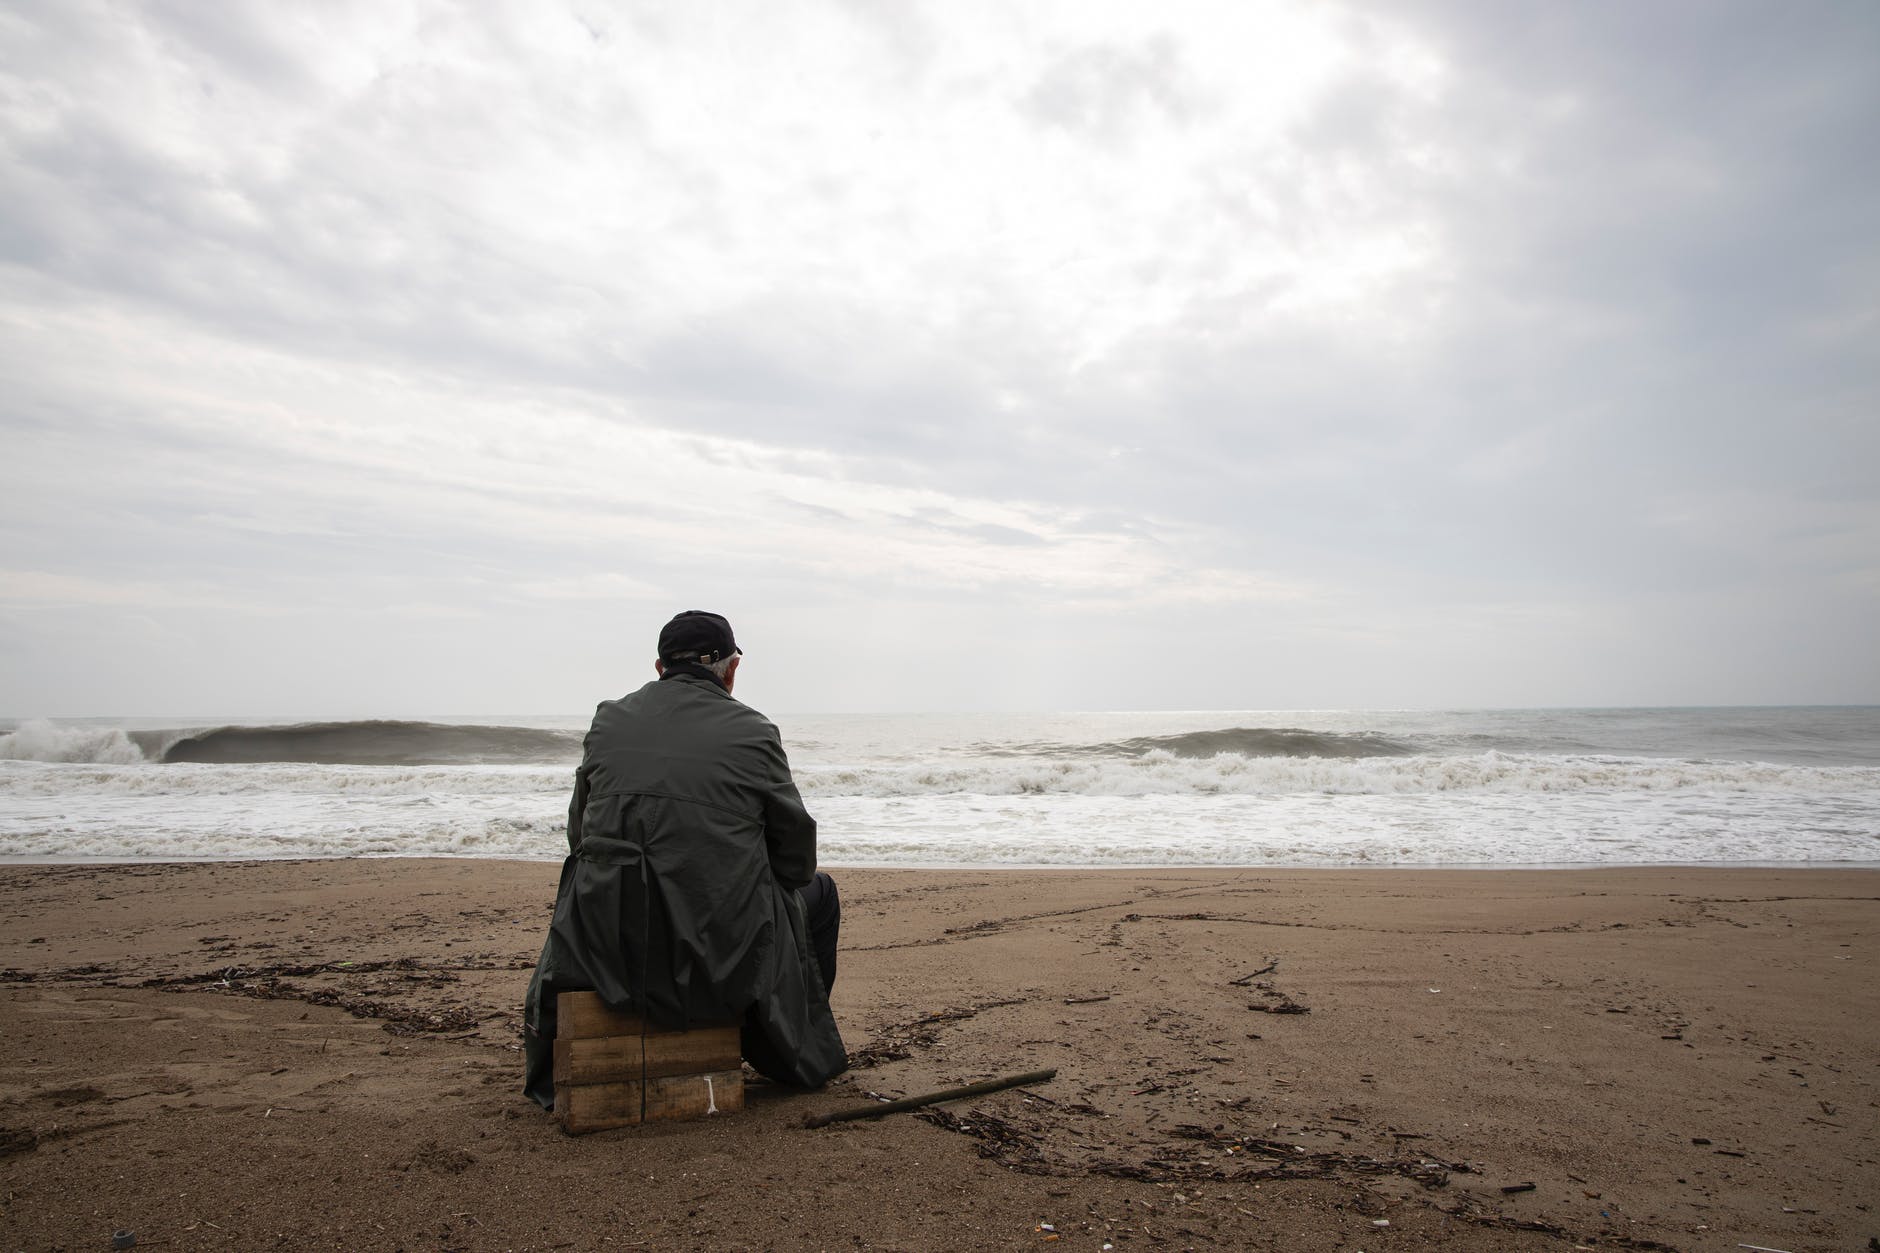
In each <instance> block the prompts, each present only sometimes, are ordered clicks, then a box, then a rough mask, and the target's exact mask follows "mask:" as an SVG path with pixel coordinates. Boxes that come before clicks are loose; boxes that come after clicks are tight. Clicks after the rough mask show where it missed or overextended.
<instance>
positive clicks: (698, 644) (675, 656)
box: [659, 609, 744, 666]
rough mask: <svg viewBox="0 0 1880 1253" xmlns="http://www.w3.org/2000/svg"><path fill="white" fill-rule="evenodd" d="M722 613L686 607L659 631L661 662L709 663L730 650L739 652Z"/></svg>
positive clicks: (724, 655) (726, 655)
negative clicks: (686, 608)
mask: <svg viewBox="0 0 1880 1253" xmlns="http://www.w3.org/2000/svg"><path fill="white" fill-rule="evenodd" d="M743 652H744V650H743V649H742V648H739V647H738V641H737V640H736V638H734V637H733V636H732V634H731V624H730V623H729V622H727V621H726V620H725V618H724V615H723V614H716V613H706V612H705V611H704V610H703V609H688V610H686V611H685V612H684V613H682V614H678V615H676V616H675V617H674V618H673V620H672V621H671V622H668V623H667V624H666V625H665V626H664V627H663V628H661V630H660V632H659V659H660V660H661V661H696V662H699V663H700V664H702V665H707V666H709V665H711V664H712V663H713V662H716V661H719V660H721V659H723V658H725V657H729V656H731V654H733V653H740V654H741V653H743Z"/></svg>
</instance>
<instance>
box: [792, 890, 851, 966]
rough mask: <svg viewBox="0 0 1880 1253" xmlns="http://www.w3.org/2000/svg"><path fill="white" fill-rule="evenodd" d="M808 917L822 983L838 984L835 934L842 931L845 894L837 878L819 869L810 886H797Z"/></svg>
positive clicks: (812, 950) (810, 936) (812, 947)
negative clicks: (837, 891)
mask: <svg viewBox="0 0 1880 1253" xmlns="http://www.w3.org/2000/svg"><path fill="white" fill-rule="evenodd" d="M797 895H798V896H800V897H802V898H803V912H804V913H805V914H806V915H808V918H809V947H810V951H811V952H812V953H814V954H816V964H817V965H818V966H820V967H821V968H822V977H823V985H824V986H825V987H828V988H830V989H832V990H833V989H834V987H835V986H836V935H837V933H839V932H840V931H841V930H842V897H841V896H839V895H838V894H837V893H836V881H835V880H834V879H831V878H830V877H829V876H828V875H826V874H824V873H823V872H822V871H820V870H818V871H817V872H816V877H815V878H814V879H811V880H810V881H809V883H808V885H807V886H805V887H801V888H798V889H797Z"/></svg>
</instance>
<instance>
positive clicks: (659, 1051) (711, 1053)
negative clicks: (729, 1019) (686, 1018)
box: [641, 1026, 743, 1079]
mask: <svg viewBox="0 0 1880 1253" xmlns="http://www.w3.org/2000/svg"><path fill="white" fill-rule="evenodd" d="M641 1039H642V1041H643V1042H644V1044H645V1050H646V1052H645V1065H646V1070H645V1074H644V1076H643V1077H645V1078H647V1079H654V1078H659V1077H661V1076H664V1075H691V1074H703V1073H708V1072H716V1071H721V1070H736V1069H738V1065H739V1063H740V1061H741V1060H742V1058H743V1053H742V1048H743V1045H742V1043H741V1041H740V1039H739V1032H738V1029H737V1028H736V1027H735V1026H722V1027H694V1028H693V1029H692V1030H690V1031H685V1032H680V1033H678V1034H672V1035H650V1034H649V1035H646V1036H642V1037H641Z"/></svg>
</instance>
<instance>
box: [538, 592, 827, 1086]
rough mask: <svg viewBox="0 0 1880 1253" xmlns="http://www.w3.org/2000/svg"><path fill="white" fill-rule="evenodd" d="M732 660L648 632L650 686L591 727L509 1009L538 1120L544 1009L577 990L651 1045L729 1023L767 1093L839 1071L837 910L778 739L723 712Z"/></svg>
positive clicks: (708, 620) (700, 620) (738, 653)
mask: <svg viewBox="0 0 1880 1253" xmlns="http://www.w3.org/2000/svg"><path fill="white" fill-rule="evenodd" d="M743 652H744V650H743V649H741V648H739V647H738V645H737V641H736V640H735V639H734V638H733V636H732V633H731V624H730V623H729V622H727V621H726V620H725V619H724V618H722V617H721V616H719V615H718V614H713V613H705V612H702V611H700V610H688V611H686V612H685V613H682V614H679V615H678V616H677V617H675V618H674V619H673V620H672V621H671V622H668V623H667V624H666V626H665V629H664V630H662V631H661V632H660V633H659V659H658V660H657V661H655V662H654V663H653V670H654V673H655V674H657V675H658V676H659V677H658V678H657V679H656V680H655V681H653V682H651V683H648V684H647V685H646V686H645V687H642V688H641V689H640V690H639V691H637V692H633V693H631V694H629V695H627V696H623V697H622V698H620V699H619V700H613V701H603V702H602V703H601V705H600V707H599V708H598V709H596V710H595V712H594V725H593V726H592V727H591V728H590V729H589V731H588V733H587V738H586V740H585V741H583V745H582V755H581V766H580V769H579V770H577V771H576V772H575V783H574V799H573V801H572V802H571V803H570V804H569V806H568V847H569V856H568V859H567V860H566V861H565V862H563V863H562V870H561V886H560V888H559V889H558V891H557V894H556V898H555V916H554V921H553V922H552V923H551V924H550V925H549V931H548V940H547V942H546V943H545V944H544V945H543V946H542V956H541V960H540V961H539V962H538V963H537V964H536V969H535V977H534V979H532V980H531V981H530V983H529V992H528V997H527V1000H526V1001H525V1003H524V1007H523V1045H524V1055H525V1060H526V1074H525V1078H524V1086H523V1090H524V1092H526V1093H527V1094H528V1095H529V1096H531V1097H533V1098H535V1100H537V1101H538V1102H540V1103H541V1104H542V1105H543V1106H544V1107H545V1108H549V1109H552V1108H554V1103H555V1086H554V1077H553V1061H554V1050H553V1042H554V1039H555V997H556V995H557V994H558V993H560V992H565V991H574V990H579V989H592V990H594V991H595V992H597V993H599V995H600V997H601V999H602V1000H603V1001H605V1002H606V1003H607V1005H608V1006H609V1007H611V1008H613V1009H615V1010H618V1011H621V1012H623V1013H629V1014H635V1015H639V1016H641V1017H643V1018H645V1019H646V1020H647V1021H648V1022H649V1023H650V1024H652V1025H655V1026H658V1027H661V1028H665V1029H671V1030H684V1029H687V1028H690V1027H692V1026H697V1025H702V1024H705V1023H715V1022H737V1023H740V1024H742V1035H743V1052H744V1058H745V1060H746V1061H748V1062H750V1064H751V1065H752V1066H753V1067H754V1068H755V1069H756V1070H757V1071H758V1073H760V1074H763V1075H766V1076H768V1077H769V1078H771V1079H775V1080H777V1081H779V1082H782V1083H789V1084H795V1085H798V1086H801V1087H817V1086H820V1085H821V1084H823V1083H826V1082H827V1081H828V1080H830V1079H832V1078H834V1077H835V1076H836V1075H839V1074H841V1073H842V1071H843V1070H845V1069H847V1067H848V1055H847V1052H846V1051H845V1050H844V1048H843V1045H842V1037H841V1036H840V1035H839V1034H837V1032H836V1024H835V1019H834V1017H833V1016H832V1015H831V1014H830V1012H829V987H830V985H831V984H833V983H834V981H835V975H836V934H837V931H838V929H839V927H840V925H841V902H840V900H839V898H838V897H837V895H836V887H835V883H834V881H833V880H832V879H830V877H829V876H828V875H826V874H823V873H821V872H819V871H817V869H816V820H815V819H814V818H812V817H810V816H809V812H808V811H807V810H806V809H804V807H803V798H802V797H801V796H800V795H799V794H798V792H797V789H796V784H795V782H794V781H793V780H792V779H791V777H790V763H789V762H788V760H787V759H786V758H785V757H784V753H783V741H782V739H781V738H780V737H779V736H778V734H777V728H776V727H775V726H774V725H772V724H771V722H770V721H769V720H768V719H767V718H765V717H764V716H763V715H762V714H759V713H758V712H757V711H756V710H754V709H752V708H750V707H749V706H748V705H745V704H744V703H743V702H741V701H738V700H736V699H734V698H733V697H732V695H731V689H732V687H733V685H734V684H735V683H736V681H737V673H738V664H739V662H740V661H741V660H742V658H743Z"/></svg>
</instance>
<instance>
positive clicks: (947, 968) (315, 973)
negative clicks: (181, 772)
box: [0, 857, 1880, 1253]
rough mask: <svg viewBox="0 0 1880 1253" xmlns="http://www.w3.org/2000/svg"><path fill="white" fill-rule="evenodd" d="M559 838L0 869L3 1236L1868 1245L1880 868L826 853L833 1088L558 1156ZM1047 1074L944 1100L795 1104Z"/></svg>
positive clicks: (206, 1241)
mask: <svg viewBox="0 0 1880 1253" xmlns="http://www.w3.org/2000/svg"><path fill="white" fill-rule="evenodd" d="M558 861H559V859H555V860H543V861H522V860H508V859H495V858H467V857H466V858H431V859H417V858H403V857H374V858H350V859H348V858H332V859H325V858H322V859H300V860H291V861H290V860H268V861H240V862H237V861H210V862H195V861H192V862H174V861H170V862H161V861H139V862H111V863H98V862H64V863H35V864H30V865H28V864H19V863H9V864H5V865H0V890H4V891H5V892H6V894H7V899H8V900H9V902H11V904H12V909H11V911H10V916H9V917H7V918H5V919H0V945H4V949H5V953H6V957H5V958H4V960H3V961H0V965H4V967H5V969H4V970H0V1016H3V1019H4V1022H5V1024H6V1029H5V1031H4V1032H0V1049H4V1050H5V1058H6V1062H7V1066H6V1069H5V1071H4V1072H3V1073H4V1077H3V1078H0V1154H3V1156H0V1160H4V1161H5V1162H6V1164H7V1166H8V1172H9V1188H10V1189H11V1192H12V1195H11V1196H10V1197H9V1198H8V1200H7V1202H6V1208H5V1209H4V1210H0V1232H4V1233H5V1234H6V1239H8V1240H9V1241H11V1242H14V1243H17V1244H20V1245H24V1246H29V1247H44V1246H49V1245H53V1244H61V1243H63V1244H68V1245H69V1244H78V1245H83V1244H86V1243H89V1242H91V1241H92V1240H94V1239H99V1238H100V1237H102V1241H103V1242H105V1243H108V1240H109V1237H110V1235H111V1233H112V1232H113V1231H115V1230H118V1229H120V1228H126V1227H128V1228H132V1229H134V1230H137V1231H138V1233H139V1240H140V1243H144V1242H154V1241H156V1240H158V1239H169V1240H173V1241H176V1242H178V1243H179V1244H181V1245H183V1246H185V1247H209V1248H214V1247H229V1248H238V1247H256V1246H257V1245H265V1244H272V1243H276V1242H278V1243H281V1244H284V1245H286V1244H299V1243H307V1242H313V1243H320V1244H324V1245H334V1244H338V1245H342V1246H344V1247H351V1248H394V1247H398V1246H399V1245H401V1244H403V1245H410V1244H413V1243H418V1244H424V1245H427V1246H442V1247H451V1248H462V1249H477V1250H484V1249H489V1250H495V1249H504V1248H552V1247H557V1246H558V1245H559V1246H563V1247H600V1246H601V1243H602V1237H603V1236H606V1237H607V1238H609V1239H611V1240H613V1241H614V1242H615V1243H619V1244H631V1243H635V1242H644V1243H646V1244H647V1245H648V1247H659V1248H705V1247H711V1248H766V1247H777V1248H798V1247H827V1246H833V1245H837V1244H840V1245H844V1246H848V1247H880V1248H921V1247H943V1246H944V1247H955V1248H967V1249H979V1248H1017V1247H1031V1246H1034V1245H1037V1244H1039V1243H1040V1242H1041V1241H1042V1240H1043V1239H1044V1236H1045V1234H1055V1235H1058V1236H1059V1237H1060V1239H1059V1240H1057V1241H1054V1242H1053V1243H1055V1244H1058V1245H1059V1247H1065V1248H1079V1249H1083V1248H1088V1249H1091V1250H1099V1249H1100V1247H1101V1246H1102V1245H1103V1244H1104V1243H1106V1242H1107V1243H1109V1244H1111V1245H1112V1246H1113V1248H1114V1249H1116V1250H1124V1249H1132V1248H1133V1249H1142V1250H1149V1249H1164V1248H1167V1249H1179V1248H1187V1247H1195V1248H1207V1247H1245V1248H1274V1249H1278V1248H1301V1249H1310V1248H1332V1247H1337V1246H1339V1245H1341V1244H1342V1245H1346V1246H1348V1247H1351V1248H1354V1249H1370V1250H1371V1253H1379V1250H1389V1249H1412V1248H1424V1247H1438V1246H1440V1247H1442V1248H1444V1249H1457V1250H1464V1251H1471V1250H1480V1251H1482V1253H1487V1251H1489V1250H1500V1249H1549V1250H1561V1251H1563V1253H1564V1251H1565V1250H1570V1249H1572V1248H1574V1246H1575V1245H1576V1244H1577V1245H1580V1246H1582V1247H1589V1246H1590V1247H1610V1246H1611V1245H1613V1244H1615V1243H1617V1244H1621V1246H1622V1247H1625V1242H1629V1247H1634V1248H1641V1247H1642V1248H1653V1247H1656V1248H1672V1249H1679V1250H1708V1249H1734V1248H1735V1247H1736V1246H1737V1245H1738V1244H1741V1243H1748V1244H1754V1245H1762V1246H1765V1247H1772V1248H1779V1249H1785V1250H1790V1251H1791V1253H1804V1251H1808V1253H1813V1251H1815V1250H1820V1251H1821V1253H1828V1251H1829V1250H1844V1249H1847V1248H1851V1247H1859V1246H1862V1245H1864V1242H1865V1241H1866V1240H1867V1238H1869V1237H1870V1236H1871V1235H1873V1234H1875V1233H1876V1232H1880V1213H1876V1212H1875V1211H1874V1210H1872V1209H1870V1208H1865V1207H1867V1206H1870V1205H1872V1204H1873V1201H1872V1200H1871V1198H1874V1197H1876V1196H1880V1165H1876V1163H1877V1162H1880V1087H1877V1086H1876V1084H1877V1083H1880V1043H1877V1042H1876V1039H1875V1034H1874V1030H1873V1027H1872V1024H1873V1023H1874V1022H1876V1021H1880V973H1877V964H1880V873H1877V872H1876V871H1874V870H1873V869H1869V868H1852V867H1845V866H1828V867H1812V868H1805V867H1800V866H1796V865H1793V864H1791V865H1787V866H1782V867H1777V868H1754V867H1738V866H1714V865H1712V866H1691V867H1673V866H1664V867H1638V866H1611V865H1596V866H1583V867H1571V868H1557V869H1546V870H1541V869H1533V868H1512V869H1468V870H1461V871H1460V872H1458V871H1457V869H1456V868H1450V867H1439V868H1407V867H1398V866H1357V867H1302V868H1269V867H1183V868H1175V867H1161V866H1148V867H1136V868H1128V869H1122V868H1109V867H1105V868H1102V869H1078V868H1067V867H1044V868H1037V869H1018V868H1010V867H973V868H948V869H910V868H900V867H896V868H861V867H846V868H845V867H841V866H832V867H831V869H832V871H833V872H834V873H836V874H837V877H838V880H839V882H840V883H841V886H842V891H843V899H844V905H845V909H844V928H843V943H842V953H841V971H840V980H839V982H838V984H837V986H836V989H835V993H834V996H833V997H832V1002H833V1004H834V1007H835V1010H836V1015H837V1020H838V1023H839V1024H840V1026H841V1028H842V1031H843V1034H844V1038H845V1040H846V1042H847V1043H848V1046H849V1049H850V1053H851V1060H852V1063H853V1065H854V1066H855V1069H853V1070H851V1072H850V1073H849V1074H848V1075H846V1076H844V1077H842V1078H841V1079H838V1080H837V1081H835V1082H834V1083H833V1084H831V1085H830V1087H829V1088H827V1089H825V1090H824V1091H822V1092H819V1093H810V1094H802V1093H793V1092H786V1091H782V1090H779V1089H775V1088H771V1087H769V1086H768V1085H764V1084H756V1085H753V1087H752V1088H751V1097H750V1101H749V1104H748V1106H747V1108H746V1110H745V1111H744V1112H742V1113H741V1114H739V1115H737V1116H736V1117H735V1118H728V1119H722V1120H711V1121H708V1122H704V1123H687V1124H664V1125H659V1126H656V1127H648V1128H638V1129H626V1130H623V1131H617V1132H606V1133H601V1134H598V1135H595V1136H589V1137H583V1138H579V1139H569V1138H566V1137H563V1136H561V1135H560V1133H559V1132H557V1131H555V1130H554V1128H553V1127H552V1125H551V1124H550V1123H549V1121H548V1120H547V1118H546V1116H544V1115H541V1114H540V1113H539V1112H538V1111H536V1110H535V1109H534V1108H533V1107H532V1106H530V1105H528V1104H527V1103H526V1102H525V1101H524V1100H523V1099H522V1098H521V1096H520V1093H519V1091H518V1089H519V1086H520V1057H519V1053H518V1052H517V1051H516V1049H515V1048H514V1045H515V1042H516V1039H517V1036H516V1028H517V1023H518V1021H519V1016H520V1015H519V1010H520V1003H521V995H522V988H523V985H524V984H525V983H526V980H527V978H528V973H529V970H530V968H531V967H532V966H533V962H534V957H535V951H536V949H537V948H538V947H539V945H540V942H541V938H542V933H543V930H544V928H545V927H546V923H547V916H548V910H549V909H550V907H551V906H552V902H553V896H554V888H555V878H556V866H557V864H558ZM1378 871H1384V872H1388V873H1381V874H1380V873H1375V872H1378ZM1275 963H1276V964H1275ZM1268 965H1274V968H1273V969H1272V970H1270V971H1264V970H1263V969H1262V968H1263V967H1266V966H1268ZM1288 1006H1293V1007H1296V1008H1293V1009H1288V1008H1287V1007H1288ZM1044 1067H1055V1068H1057V1070H1058V1077H1057V1078H1056V1079H1055V1080H1053V1081H1052V1082H1050V1083H1049V1084H1045V1085H1040V1086H1037V1087H1034V1088H1031V1089H1027V1090H1025V1091H1019V1092H1007V1093H1000V1094H997V1095H994V1096H990V1097H985V1098H981V1099H979V1100H975V1101H969V1102H963V1103H960V1104H957V1105H949V1106H944V1107H941V1109H940V1110H938V1111H936V1112H934V1113H933V1114H932V1115H931V1116H930V1117H928V1118H925V1119H923V1118H921V1117H916V1116H912V1115H897V1116H894V1117H892V1118H888V1119H885V1120H882V1121H880V1122H873V1123H853V1124H842V1125H839V1126H838V1127H834V1128H827V1129H824V1130H822V1131H816V1132H809V1131H806V1130H804V1129H803V1127H802V1125H801V1123H802V1118H803V1116H804V1115H806V1114H811V1113H825V1112H829V1111H831V1110H835V1109H839V1108H845V1107H848V1106H851V1105H855V1104H857V1103H861V1102H865V1101H867V1100H869V1099H871V1098H870V1094H871V1093H879V1094H880V1095H881V1096H884V1097H892V1096H902V1095H908V1094H913V1093H919V1092H926V1091H932V1090H937V1089H939V1088H944V1087H952V1086H957V1085H959V1084H964V1083H971V1082H975V1081H978V1080H982V1079H985V1078H988V1077H992V1076H995V1075H999V1074H1013V1073H1019V1072H1023V1071H1028V1070H1034V1069H1040V1068H1044ZM237 1161H239V1162H240V1163H241V1165H242V1182H241V1183H240V1184H239V1185H237V1186H233V1187H231V1186H230V1183H229V1170H230V1164H231V1163H233V1162H237ZM1439 1178H1440V1182H1439ZM622 1180H637V1182H636V1183H635V1184H634V1186H632V1187H628V1188H624V1189H623V1188H621V1187H620V1186H619V1183H620V1181H622ZM1528 1183H1532V1184H1533V1185H1534V1187H1533V1188H1532V1189H1531V1190H1529V1189H1526V1188H1525V1185H1526V1184H1528ZM1509 1188H1516V1189H1522V1190H1519V1191H1506V1189H1509ZM1380 1220H1382V1224H1380ZM1044 1222H1049V1223H1051V1224H1052V1226H1053V1228H1054V1230H1053V1231H1052V1232H1050V1233H1045V1232H1043V1231H1041V1230H1040V1224H1041V1223H1044ZM263 1235H265V1237H266V1238H265V1239H264V1238H262V1236H263ZM570 1241H572V1242H573V1244H572V1246H570V1245H568V1242H570ZM1593 1241H1597V1242H1598V1243H1597V1244H1592V1243H1591V1242H1593ZM100 1247H102V1243H101V1245H100Z"/></svg>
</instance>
